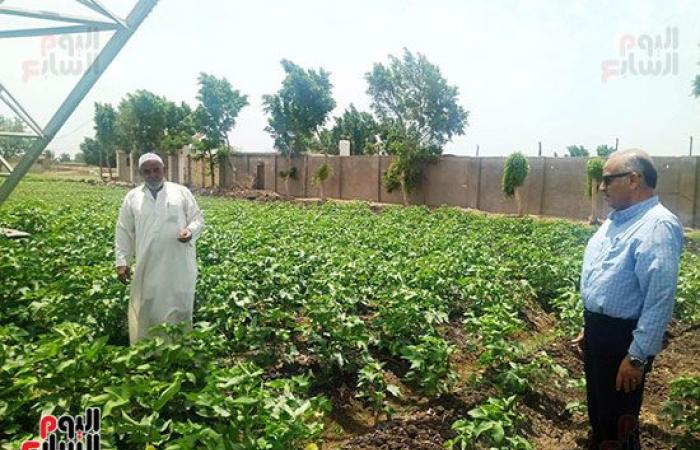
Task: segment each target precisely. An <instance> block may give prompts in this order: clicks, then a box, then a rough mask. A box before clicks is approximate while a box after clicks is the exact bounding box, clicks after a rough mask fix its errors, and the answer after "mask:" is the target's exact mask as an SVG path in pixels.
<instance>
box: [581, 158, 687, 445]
mask: <svg viewBox="0 0 700 450" xmlns="http://www.w3.org/2000/svg"><path fill="white" fill-rule="evenodd" d="M656 179H657V172H656V168H655V167H654V163H653V161H652V159H651V158H650V157H649V155H648V154H647V153H646V152H643V151H641V150H635V149H633V150H626V151H622V152H616V153H613V154H612V155H610V158H609V159H608V161H607V162H606V163H605V167H604V168H603V182H602V184H601V189H602V190H603V192H604V193H605V197H606V199H607V201H608V204H609V205H610V207H611V208H612V209H613V212H612V213H610V215H609V216H608V220H606V221H605V223H603V225H602V226H601V227H600V228H599V229H598V231H597V232H596V233H595V235H593V237H592V238H591V240H590V241H588V246H587V247H586V252H585V254H584V257H583V269H582V271H581V297H582V298H583V306H584V308H585V311H584V329H583V331H582V332H581V334H579V336H578V337H577V338H576V339H574V341H573V342H574V344H576V345H578V346H580V347H581V349H582V350H583V356H584V370H585V372H586V394H587V401H588V417H589V420H590V425H591V440H590V443H589V448H590V449H595V450H602V449H630V450H632V449H637V450H638V449H639V448H640V438H639V411H640V408H641V406H642V394H643V390H644V381H645V378H646V375H647V373H649V371H650V370H651V364H652V361H653V359H654V356H655V355H657V354H658V353H659V352H660V351H661V346H662V341H663V337H664V332H665V331H666V326H667V325H668V322H669V321H670V320H671V315H672V313H673V305H674V296H675V292H676V283H677V280H678V265H679V260H680V255H681V249H682V246H683V228H682V226H681V224H680V222H679V221H678V218H676V216H675V215H673V214H672V213H671V212H670V211H669V210H668V209H666V208H664V207H663V206H662V205H661V203H659V198H658V197H657V196H656V195H655V194H654V189H655V188H656Z"/></svg>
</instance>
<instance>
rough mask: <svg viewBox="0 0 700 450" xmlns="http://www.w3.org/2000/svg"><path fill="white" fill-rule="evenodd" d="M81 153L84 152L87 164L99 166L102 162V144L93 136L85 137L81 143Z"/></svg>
mask: <svg viewBox="0 0 700 450" xmlns="http://www.w3.org/2000/svg"><path fill="white" fill-rule="evenodd" d="M80 153H82V154H83V160H84V161H85V164H89V165H91V166H97V165H99V164H100V154H101V150H100V144H99V143H98V142H97V140H95V139H93V138H91V137H86V138H84V139H83V142H81V143H80Z"/></svg>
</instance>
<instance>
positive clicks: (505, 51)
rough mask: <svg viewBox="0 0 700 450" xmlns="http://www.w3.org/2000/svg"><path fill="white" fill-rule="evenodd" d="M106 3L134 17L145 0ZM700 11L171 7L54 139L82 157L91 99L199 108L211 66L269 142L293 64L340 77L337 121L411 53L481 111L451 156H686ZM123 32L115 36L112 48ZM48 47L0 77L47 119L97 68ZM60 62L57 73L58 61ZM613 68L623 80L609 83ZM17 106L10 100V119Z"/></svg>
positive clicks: (26, 52)
mask: <svg viewBox="0 0 700 450" xmlns="http://www.w3.org/2000/svg"><path fill="white" fill-rule="evenodd" d="M73 3H75V2H72V1H69V0H56V1H51V0H45V1H38V0H37V1H31V0H27V1H21V0H6V1H5V2H4V3H3V6H17V7H24V8H32V9H45V10H53V9H56V8H64V10H68V11H70V12H73V13H76V14H77V13H78V12H81V9H82V7H80V6H79V5H78V6H77V7H76V6H73ZM104 3H105V4H107V5H109V6H111V7H113V8H114V9H115V10H118V12H120V13H121V14H126V12H128V9H129V6H130V5H132V4H133V3H134V1H133V0H130V1H120V0H104ZM85 15H90V14H89V11H88V12H87V13H85ZM699 20H700V2H697V1H691V0H687V1H661V0H659V1H639V0H636V1H631V0H625V1H620V0H618V1H582V0H580V1H554V0H551V1H548V0H537V1H525V0H522V1H515V0H511V1H498V2H497V1H489V2H487V1H458V0H431V1H417V0H414V1H399V0H393V1H389V0H372V1H370V0H353V1H320V0H316V1H305V0H296V1H292V0H270V1H264V0H260V1H256V2H253V1H247V2H244V1H223V0H199V1H193V0H187V1H186V0H161V1H160V3H159V4H158V5H157V6H156V8H155V9H154V11H153V12H152V14H151V15H150V16H149V17H148V18H147V19H146V21H145V22H144V24H143V26H142V27H141V29H139V31H138V32H137V33H136V35H135V36H134V37H133V38H132V40H131V41H130V42H129V43H128V44H127V46H126V47H125V48H124V50H122V52H121V54H120V55H119V56H118V57H117V58H116V59H115V61H114V62H113V63H112V65H111V66H110V67H109V68H108V70H107V72H106V73H105V74H104V75H103V76H102V78H101V79H100V81H99V82H98V83H97V85H96V86H95V87H94V88H93V90H92V91H91V92H90V94H89V95H88V96H87V98H86V99H85V100H84V101H83V102H82V104H81V105H80V106H79V108H78V109H77V110H76V111H75V113H74V114H73V116H72V117H71V118H70V119H69V120H68V122H67V123H66V124H65V126H64V127H63V129H62V130H61V131H60V132H59V133H58V136H57V137H56V139H55V140H54V142H52V143H51V145H50V146H49V148H52V149H54V150H55V151H57V152H59V153H60V152H64V151H66V152H69V153H71V154H72V153H75V152H76V151H77V149H78V145H79V143H80V142H81V141H82V139H83V137H84V136H91V135H92V134H93V130H92V126H93V124H92V113H93V106H92V105H93V102H95V101H100V102H112V103H114V104H115V105H116V104H117V103H118V102H119V100H120V99H121V98H122V97H123V96H124V95H125V94H126V93H127V92H131V91H134V90H136V89H148V90H151V91H153V92H154V93H157V94H160V95H164V96H166V97H168V98H170V99H172V100H175V101H178V102H179V101H186V102H188V103H190V105H193V106H194V105H195V104H196V100H195V96H196V91H197V85H196V78H197V75H198V74H199V72H202V71H205V72H209V73H212V74H214V75H216V76H223V77H226V78H228V79H229V81H230V82H231V83H232V84H233V86H234V87H235V88H237V89H240V90H241V91H242V92H243V93H245V94H247V95H248V96H249V100H250V106H248V107H246V108H245V109H244V110H243V111H242V112H241V114H240V116H239V118H238V122H237V125H236V127H235V128H234V130H233V131H232V132H231V135H230V137H231V141H232V143H233V144H234V145H235V146H237V147H240V148H242V149H243V150H245V151H269V150H272V140H271V139H270V137H269V135H268V134H267V133H266V132H265V131H264V130H263V128H264V127H265V125H266V117H265V114H264V112H263V111H262V108H261V96H262V95H263V94H267V93H272V92H274V91H276V90H277V89H279V86H280V82H281V80H282V78H283V71H282V68H281V66H280V64H279V61H280V60H281V59H282V58H288V59H291V60H292V61H294V62H296V63H298V64H300V65H302V66H304V67H314V68H317V67H319V66H320V67H323V68H325V69H326V70H328V71H330V73H331V81H332V83H333V85H334V88H333V95H334V98H335V99H336V102H337V108H336V110H335V111H334V112H333V113H334V115H339V114H340V113H341V112H342V111H343V110H344V109H345V108H346V107H347V106H348V105H349V104H350V103H351V102H352V103H354V104H355V105H356V106H357V107H358V108H360V109H368V108H369V105H370V100H369V98H368V96H367V94H366V93H365V91H366V88H367V84H366V81H365V79H364V74H365V73H366V72H367V71H369V70H370V69H371V67H372V64H373V63H374V62H383V61H386V60H387V55H388V54H394V55H399V54H400V53H401V52H402V48H403V47H407V48H409V49H410V50H412V51H414V52H420V53H423V54H425V55H426V56H427V57H428V59H429V60H430V61H432V62H433V63H434V64H437V65H438V66H439V67H440V69H441V71H442V74H443V76H444V77H445V78H447V80H448V82H449V83H451V84H455V85H457V86H458V87H459V93H460V103H461V104H462V105H463V107H464V108H465V109H467V110H468V111H469V126H468V127H467V128H466V134H465V135H464V136H460V137H458V138H456V139H455V140H454V141H453V142H451V143H450V144H449V145H448V146H447V148H446V149H445V153H453V154H466V155H473V154H474V152H475V148H476V145H477V144H479V145H480V148H481V154H482V155H503V154H507V153H509V152H511V151H513V150H521V151H524V152H525V153H528V154H532V155H534V154H536V153H537V142H538V141H540V140H541V141H542V145H543V150H544V154H546V155H551V154H552V153H553V152H554V151H557V152H559V153H560V154H562V152H563V151H564V148H565V147H566V146H567V145H570V144H583V145H585V146H587V147H589V148H591V149H593V148H595V146H597V145H598V144H603V143H607V144H611V145H614V142H615V137H619V138H620V145H621V147H630V146H635V147H642V148H645V149H648V150H649V151H650V152H651V153H652V154H656V155H681V154H687V152H688V139H689V136H691V135H694V136H695V140H696V144H697V145H696V152H695V153H696V154H700V99H694V98H692V97H691V96H690V90H691V80H692V79H693V78H694V77H695V75H696V74H698V73H700V66H699V65H698V62H700V46H699V45H698V44H700V26H699V25H698V23H699ZM21 25H29V26H36V25H37V22H36V21H33V20H28V19H8V18H4V17H0V29H6V28H14V27H18V26H21ZM669 27H670V28H671V29H673V28H675V29H676V30H677V36H678V41H677V47H676V48H673V46H670V47H669V48H668V49H667V48H665V47H664V48H662V49H661V50H659V51H654V50H652V56H651V57H650V56H649V54H648V53H647V52H646V50H645V49H642V48H640V46H639V44H640V40H639V38H640V37H641V36H642V35H645V34H648V35H650V36H651V37H652V38H653V39H656V38H657V36H658V37H659V38H660V39H661V40H662V41H664V40H665V39H666V32H667V29H668V28H669ZM109 35H110V33H101V34H100V44H104V43H105V42H107V40H108V37H109ZM625 36H626V37H625ZM621 41H622V43H625V44H626V47H625V48H623V49H621ZM72 42H73V43H75V41H72ZM642 42H644V40H643V39H642ZM63 43H64V44H67V43H68V41H64V42H63ZM50 44H51V43H47V41H42V40H41V38H25V39H21V40H20V39H9V40H3V41H2V43H1V44H0V61H2V64H1V65H0V81H1V82H2V83H3V84H5V85H6V86H7V87H8V89H10V91H11V92H12V93H14V94H15V96H16V97H18V98H19V99H21V100H22V102H23V103H24V104H25V105H27V106H28V109H29V111H30V112H31V113H32V114H33V115H34V116H35V117H36V118H37V120H38V121H39V122H40V123H41V124H42V125H43V124H45V123H46V121H47V120H48V119H49V118H50V116H51V114H52V113H53V112H54V111H55V109H56V108H57V106H58V104H59V102H60V101H61V100H62V99H63V98H64V97H65V95H66V94H67V92H68V91H69V90H70V88H71V87H72V85H73V84H75V82H76V81H77V80H78V76H77V75H74V74H66V73H61V70H60V64H61V63H63V64H64V68H65V67H67V66H66V64H68V63H70V62H73V63H76V64H77V63H78V62H79V61H82V62H83V64H84V61H85V60H86V58H87V57H88V55H89V53H91V51H88V50H89V49H88V50H84V51H83V52H82V53H81V55H80V56H77V54H76V55H74V56H73V57H71V56H70V55H69V54H68V50H67V49H64V48H59V47H57V48H51V46H50ZM42 46H43V48H44V51H43V52H42ZM64 47H66V45H64ZM623 51H624V56H623V55H622V52H623ZM630 55H632V56H631V57H633V58H635V64H640V63H642V64H644V65H645V67H646V64H647V62H651V63H654V62H655V61H657V60H660V61H661V62H662V63H663V64H664V66H663V68H664V70H665V67H666V66H665V64H666V58H669V60H670V61H673V59H674V58H677V70H674V69H673V66H672V65H671V66H669V69H670V70H669V73H667V74H666V75H639V74H637V75H633V74H631V73H630V71H629V70H627V74H626V75H625V76H622V75H620V74H619V72H621V71H622V66H621V63H622V61H629V59H628V58H629V57H630ZM52 58H53V61H55V66H53V67H57V68H59V69H58V70H54V69H51V67H52V66H50V64H51V63H52ZM605 61H608V63H607V64H608V68H609V69H610V70H616V71H617V72H618V75H615V74H611V76H609V78H608V79H607V80H606V81H603V69H602V66H603V64H604V62H605ZM45 63H46V64H49V65H48V66H47V67H49V69H48V71H47V73H46V74H44V75H42V74H41V73H39V74H31V73H30V74H29V75H27V73H28V72H27V73H25V72H26V71H27V70H29V69H30V68H34V69H32V70H34V71H36V72H41V70H42V69H40V68H39V67H43V64H45ZM37 68H39V69H37ZM64 72H65V70H64ZM637 72H638V69H637ZM7 111H8V110H6V109H3V107H2V106H0V114H7ZM330 123H332V122H330Z"/></svg>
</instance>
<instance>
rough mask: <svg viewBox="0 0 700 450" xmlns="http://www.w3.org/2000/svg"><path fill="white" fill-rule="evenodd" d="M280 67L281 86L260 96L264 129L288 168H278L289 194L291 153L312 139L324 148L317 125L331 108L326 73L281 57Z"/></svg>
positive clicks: (309, 145) (292, 170)
mask: <svg viewBox="0 0 700 450" xmlns="http://www.w3.org/2000/svg"><path fill="white" fill-rule="evenodd" d="M281 64H282V68H283V69H284V71H285V73H286V76H285V78H284V80H283V81H282V87H281V88H280V90H279V91H277V92H276V93H275V94H270V95H264V96H263V109H264V110H265V112H266V113H267V114H268V115H269V117H268V126H267V127H265V131H267V132H268V133H270V135H271V136H272V138H273V139H274V146H275V148H276V149H277V150H278V151H279V152H280V153H281V154H282V155H284V156H286V157H287V162H288V167H289V168H288V169H287V170H285V171H283V172H280V175H281V176H283V177H284V178H285V189H286V191H287V194H289V179H290V178H293V177H294V176H295V174H296V171H297V169H296V167H292V157H293V156H296V155H299V154H301V153H304V152H307V151H309V150H310V149H312V148H313V147H314V141H316V142H318V143H320V144H321V145H323V146H324V148H322V149H321V150H322V153H327V152H328V148H326V147H325V144H324V142H323V140H322V139H321V137H320V136H319V128H320V127H321V126H322V125H323V124H324V123H325V122H326V120H327V119H328V114H329V113H330V112H331V111H332V110H333V108H335V100H333V95H332V92H331V90H332V88H333V85H332V84H331V82H330V74H329V73H328V72H326V71H325V70H324V69H322V68H320V69H318V71H316V70H313V69H308V70H304V69H303V68H302V67H300V66H298V65H296V64H294V63H293V62H291V61H289V60H287V59H283V60H282V62H281Z"/></svg>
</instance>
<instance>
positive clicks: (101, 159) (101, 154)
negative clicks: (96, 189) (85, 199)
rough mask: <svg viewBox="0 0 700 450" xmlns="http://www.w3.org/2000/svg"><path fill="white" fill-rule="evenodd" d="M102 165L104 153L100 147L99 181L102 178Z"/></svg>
mask: <svg viewBox="0 0 700 450" xmlns="http://www.w3.org/2000/svg"><path fill="white" fill-rule="evenodd" d="M103 165H104V155H103V152H102V149H100V182H102V181H103V178H102V173H103V172H102V166H103Z"/></svg>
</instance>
